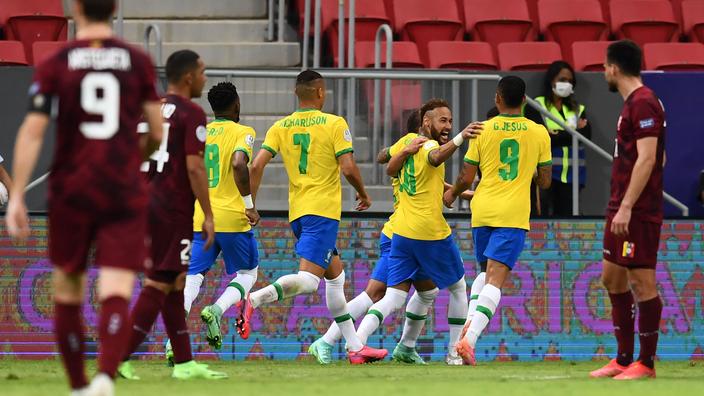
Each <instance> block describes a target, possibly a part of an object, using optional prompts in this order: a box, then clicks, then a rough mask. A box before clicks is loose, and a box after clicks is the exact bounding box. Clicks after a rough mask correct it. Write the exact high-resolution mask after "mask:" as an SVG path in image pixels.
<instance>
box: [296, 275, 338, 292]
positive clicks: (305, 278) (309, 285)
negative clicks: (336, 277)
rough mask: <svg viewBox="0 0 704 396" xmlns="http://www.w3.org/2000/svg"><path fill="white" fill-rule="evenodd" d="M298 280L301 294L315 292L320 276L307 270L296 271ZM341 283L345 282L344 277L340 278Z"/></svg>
mask: <svg viewBox="0 0 704 396" xmlns="http://www.w3.org/2000/svg"><path fill="white" fill-rule="evenodd" d="M298 281H299V282H298V285H299V287H300V291H301V293H303V294H306V293H313V292H315V291H316V290H318V285H319V284H320V278H318V277H317V276H315V275H314V274H311V273H310V272H308V271H298ZM342 284H343V285H344V284H345V280H344V278H343V279H342Z"/></svg>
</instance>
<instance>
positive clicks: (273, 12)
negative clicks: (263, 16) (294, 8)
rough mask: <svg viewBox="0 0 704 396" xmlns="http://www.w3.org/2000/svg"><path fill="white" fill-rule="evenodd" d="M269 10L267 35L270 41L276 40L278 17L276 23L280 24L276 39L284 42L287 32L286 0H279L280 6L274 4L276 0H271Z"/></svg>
mask: <svg viewBox="0 0 704 396" xmlns="http://www.w3.org/2000/svg"><path fill="white" fill-rule="evenodd" d="M267 9H268V10H267V11H268V14H269V17H268V24H267V30H266V37H267V40H268V41H274V31H275V29H274V25H275V23H274V20H275V19H277V18H278V21H277V22H276V25H277V26H278V29H276V32H277V33H278V34H277V35H276V36H277V38H276V41H278V42H283V41H284V33H285V27H286V25H285V22H284V21H285V17H286V1H285V0H279V1H278V7H276V5H275V4H274V0H269V3H268V7H267Z"/></svg>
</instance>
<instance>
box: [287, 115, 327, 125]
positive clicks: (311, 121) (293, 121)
mask: <svg viewBox="0 0 704 396" xmlns="http://www.w3.org/2000/svg"><path fill="white" fill-rule="evenodd" d="M327 122H328V117H326V116H317V117H308V118H287V119H285V120H283V121H281V124H279V127H280V128H292V127H304V128H308V127H312V126H314V125H325V124H326V123H327Z"/></svg>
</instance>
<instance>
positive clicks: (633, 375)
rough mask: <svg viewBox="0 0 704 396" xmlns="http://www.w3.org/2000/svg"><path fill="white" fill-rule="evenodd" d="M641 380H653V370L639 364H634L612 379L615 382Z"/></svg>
mask: <svg viewBox="0 0 704 396" xmlns="http://www.w3.org/2000/svg"><path fill="white" fill-rule="evenodd" d="M643 378H655V369H654V368H650V367H648V366H646V365H644V364H643V363H641V362H634V363H633V364H631V365H630V366H628V368H626V370H624V371H623V372H622V373H621V374H619V375H617V376H615V377H614V379H615V380H621V381H623V380H638V379H643Z"/></svg>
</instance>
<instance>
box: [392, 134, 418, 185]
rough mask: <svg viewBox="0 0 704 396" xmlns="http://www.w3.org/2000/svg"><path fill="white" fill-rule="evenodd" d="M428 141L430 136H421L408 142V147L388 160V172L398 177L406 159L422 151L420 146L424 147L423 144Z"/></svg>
mask: <svg viewBox="0 0 704 396" xmlns="http://www.w3.org/2000/svg"><path fill="white" fill-rule="evenodd" d="M427 141H428V138H426V137H424V136H419V137H417V138H415V139H413V140H412V141H411V142H410V143H408V145H407V146H406V147H404V148H403V149H402V150H401V151H399V152H398V153H396V155H394V156H392V157H391V159H389V161H387V162H388V163H389V164H388V165H386V174H387V175H389V176H391V177H397V176H398V173H399V172H401V169H402V168H403V164H404V163H405V162H406V159H407V158H408V157H410V156H412V155H414V154H416V153H417V152H418V151H420V148H421V147H423V144H425V142H427Z"/></svg>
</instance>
